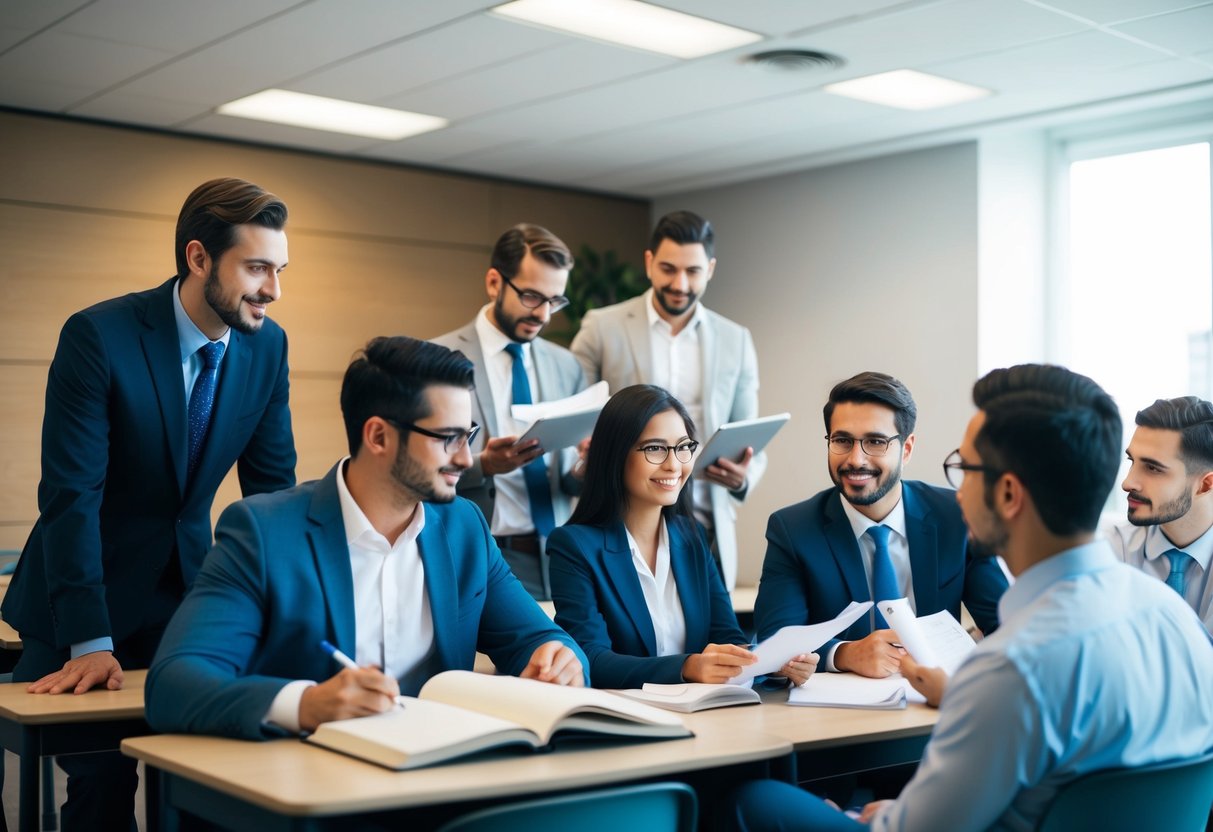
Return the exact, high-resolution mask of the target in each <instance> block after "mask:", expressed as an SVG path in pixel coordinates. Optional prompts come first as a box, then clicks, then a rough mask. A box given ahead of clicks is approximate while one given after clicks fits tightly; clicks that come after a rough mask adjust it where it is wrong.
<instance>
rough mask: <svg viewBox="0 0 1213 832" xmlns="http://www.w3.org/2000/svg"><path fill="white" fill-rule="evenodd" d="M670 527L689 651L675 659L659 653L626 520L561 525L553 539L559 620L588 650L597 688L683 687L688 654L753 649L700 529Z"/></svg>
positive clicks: (681, 523)
mask: <svg viewBox="0 0 1213 832" xmlns="http://www.w3.org/2000/svg"><path fill="white" fill-rule="evenodd" d="M667 529H668V532H669V537H670V571H671V572H672V573H673V575H674V581H675V582H676V583H677V585H678V598H679V600H680V601H681V603H682V612H683V615H684V616H685V618H686V628H687V637H686V649H687V652H686V653H680V654H677V655H673V656H658V655H657V637H656V635H655V634H654V632H653V619H652V617H651V616H650V615H649V608H648V606H647V605H646V604H645V602H644V593H643V592H642V591H641V589H640V577H639V576H638V575H637V574H636V567H635V566H633V565H632V553H631V550H630V549H629V548H628V542H627V533H626V531H625V530H624V526H623V523H622V522H615V523H612V524H611V525H609V526H607V527H606V528H599V527H597V526H571V525H570V526H561V527H560V528H558V529H555V530H554V531H553V532H552V536H551V537H549V538H548V554H549V556H550V557H551V574H552V600H553V601H554V602H555V604H556V623H557V624H559V625H560V626H561V627H563V628H564V629H565V630H567V631H568V632H569V633H570V634H571V635H572V636H573V638H575V639H577V643H578V644H580V645H581V647H582V649H583V650H585V654H586V656H588V657H589V660H590V678H591V679H593V680H594V686H595V687H600V688H638V687H640V686H641V685H643V684H644V683H645V682H665V683H676V682H681V681H682V665H683V663H684V662H685V661H686V659H687V656H689V655H691V654H692V653H699V652H702V651H703V648H704V647H706V646H707V645H708V644H747V645H748V644H749V639H747V638H746V637H745V636H744V635H743V634H742V632H741V628H740V627H738V626H737V616H736V614H735V613H734V612H733V602H732V601H731V600H730V598H729V593H728V592H727V591H726V590H725V588H724V581H723V580H721V578H720V572H719V570H717V568H716V564H715V562H714V561H713V560H712V556H711V555H710V554H709V552H708V548H707V546H706V545H705V544H704V542H703V537H702V535H701V534H700V532H699V530H698V529H697V528H696V527H694V526H693V525H692V524H691V523H690V521H688V520H686V519H684V518H676V519H674V520H671V521H669V523H668V524H667Z"/></svg>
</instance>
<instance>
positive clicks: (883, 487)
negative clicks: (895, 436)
mask: <svg viewBox="0 0 1213 832" xmlns="http://www.w3.org/2000/svg"><path fill="white" fill-rule="evenodd" d="M854 473H864V474H871V475H872V476H874V477H876V478H877V480H876V482H877V483H878V484H877V486H876V489H875V490H874V491H872V492H871V493H866V494H860V495H858V496H854V497H853V496H851V494H850V493H849V492H848V491H847V488H846V485H845V484H844V483H843V480H842V477H843V475H844V474H854ZM879 477H880V472H879V471H878V470H877V469H875V468H863V467H859V468H846V469H843V470H837V471H836V470H835V469H833V468H831V469H830V479H832V480H834V484H835V485H836V486H838V490H839V491H840V492H842V496H843V497H844V498H845V499H846V501H847V502H848V503H850V504H851V505H853V506H870V505H873V504H875V503H878V502H880V501H881V500H882V499H884V497H885V495H887V494H888V493H889V492H890V491H892V490H893V488H894V487H895V486H896V485H897V483H899V482H901V458H900V457H899V458H898V460H897V467H896V468H894V469H893V470H892V471H888V472H887V474H886V479H885V481H884V482H880V479H879Z"/></svg>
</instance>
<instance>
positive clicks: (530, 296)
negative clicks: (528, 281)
mask: <svg viewBox="0 0 1213 832" xmlns="http://www.w3.org/2000/svg"><path fill="white" fill-rule="evenodd" d="M501 279H502V280H504V281H505V285H507V286H509V287H510V288H511V289H513V290H514V291H515V292H517V293H518V301H519V302H520V303H521V304H522V305H523V306H525V307H526V308H527V309H538V308H539V307H541V306H543V305H544V304H545V303H546V304H547V305H548V307H549V308H550V310H551V313H552V314H553V315H555V314H556V313H557V312H559V311H560V310H561V309H564V308H565V307H566V306H568V305H569V299H568V298H566V297H565V296H564V295H552V296H551V297H550V298H549V297H548V296H547V295H541V294H539V293H538V292H534V291H531V290H530V289H519V288H518V287H517V286H515V285H514V281H512V280H510V279H509V278H508V277H506V276H505V275H501Z"/></svg>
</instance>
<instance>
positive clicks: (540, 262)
mask: <svg viewBox="0 0 1213 832" xmlns="http://www.w3.org/2000/svg"><path fill="white" fill-rule="evenodd" d="M572 266H573V256H572V254H570V253H569V249H568V246H566V245H565V244H564V243H563V242H561V241H560V239H559V238H557V237H556V236H555V235H554V234H552V233H551V232H550V231H548V230H547V229H545V228H541V227H540V226H538V225H530V224H527V223H522V224H519V225H516V226H514V227H513V228H511V229H510V230H508V231H506V232H505V233H504V234H502V235H501V237H500V238H499V239H498V240H497V244H496V245H495V246H494V247H493V254H492V259H491V263H490V267H489V270H488V272H487V273H486V275H485V289H486V290H487V292H488V296H489V299H490V301H491V302H490V303H489V304H488V305H486V306H485V307H484V308H483V309H481V310H480V312H479V313H477V315H476V318H475V320H473V321H472V322H471V323H469V324H467V325H466V326H464V327H462V328H460V329H457V330H455V331H454V332H448V333H447V334H446V335H442V336H440V337H438V338H435V339H433V340H434V342H435V343H437V344H441V345H442V346H444V347H449V348H451V349H456V350H459V351H460V352H462V353H463V354H464V355H466V356H467V357H468V358H470V359H471V360H472V363H473V364H474V365H475V382H476V389H475V391H474V393H473V395H472V419H473V421H475V422H476V423H477V424H479V425H481V431H480V434H479V436H478V437H477V438H476V439H475V441H474V442H473V445H472V467H471V468H469V469H468V470H467V471H465V472H464V473H463V476H462V477H460V479H459V485H458V489H457V491H458V494H459V496H461V497H467V498H468V499H469V500H471V501H472V502H474V503H476V505H477V506H479V507H480V510H481V511H482V512H483V513H484V516H485V518H487V519H488V521H489V525H490V528H491V530H492V533H493V536H494V537H495V538H496V540H497V545H498V547H499V548H500V549H501V552H502V554H503V555H504V556H505V559H506V562H507V563H508V564H509V565H510V569H511V570H513V572H514V575H515V576H517V578H518V579H519V580H520V581H521V582H522V585H523V586H524V587H526V589H527V591H528V592H530V593H531V595H533V596H534V597H535V598H536V599H537V600H540V601H546V600H549V599H550V598H551V586H550V583H549V581H548V566H547V555H546V553H545V546H546V542H547V536H548V535H549V534H550V533H551V531H552V529H553V528H554V527H555V526H559V525H561V524H562V523H564V522H565V521H567V520H568V519H569V514H570V512H571V506H570V498H571V497H573V496H576V495H577V494H578V493H579V492H580V490H581V480H580V479H579V477H580V476H581V474H582V470H581V466H580V465H578V464H577V463H578V453H577V450H576V449H574V448H565V449H563V450H561V451H558V452H554V453H548V454H544V453H543V449H542V448H540V447H539V445H538V440H528V441H527V442H525V443H517V439H518V435H519V432H520V431H522V430H524V429H525V428H526V425H525V424H521V423H518V422H516V421H515V420H514V418H513V416H512V415H511V406H512V405H514V404H520V403H528V402H544V401H552V400H554V399H562V398H564V397H566V396H571V395H573V394H574V393H579V392H581V391H582V390H584V389H585V387H586V383H585V376H584V375H583V374H582V371H581V366H580V365H579V364H578V363H577V359H576V358H574V357H573V354H572V353H570V352H569V351H568V350H566V349H565V348H564V347H561V346H558V345H556V344H553V343H551V342H549V341H545V340H543V339H542V338H539V337H537V336H538V335H539V333H540V332H542V331H543V328H544V327H545V326H547V324H548V321H549V320H551V316H552V315H553V314H555V313H556V312H558V311H559V310H561V309H563V308H564V307H565V306H566V305H568V299H567V298H565V297H564V290H565V286H566V285H567V284H568V279H569V269H571V268H572Z"/></svg>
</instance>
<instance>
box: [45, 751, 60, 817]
mask: <svg viewBox="0 0 1213 832" xmlns="http://www.w3.org/2000/svg"><path fill="white" fill-rule="evenodd" d="M58 829H59V815H58V813H57V811H56V807H55V758H54V757H43V758H42V832H57V830H58Z"/></svg>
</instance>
